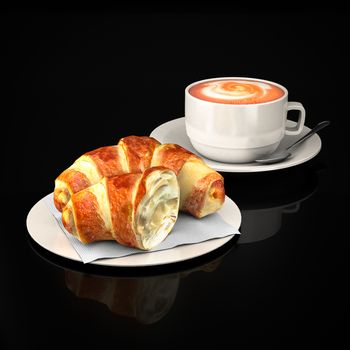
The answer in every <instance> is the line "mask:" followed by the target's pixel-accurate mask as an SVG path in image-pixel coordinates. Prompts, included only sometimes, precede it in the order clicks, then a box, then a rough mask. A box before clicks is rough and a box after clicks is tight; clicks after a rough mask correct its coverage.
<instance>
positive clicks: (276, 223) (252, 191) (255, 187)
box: [224, 164, 322, 244]
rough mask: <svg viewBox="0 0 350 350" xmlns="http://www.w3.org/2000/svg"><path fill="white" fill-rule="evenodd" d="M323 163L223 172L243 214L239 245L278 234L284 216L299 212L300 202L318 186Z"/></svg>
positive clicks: (229, 191) (232, 195) (232, 196)
mask: <svg viewBox="0 0 350 350" xmlns="http://www.w3.org/2000/svg"><path fill="white" fill-rule="evenodd" d="M320 170H322V165H320V164H314V165H310V164H308V165H304V166H298V167H294V168H290V169H287V170H282V171H276V172H266V173H249V174H226V173H224V178H225V188H226V189H228V191H227V192H228V193H227V194H228V196H230V197H231V198H232V199H233V200H234V201H235V202H236V203H237V205H238V206H239V208H240V210H241V214H242V223H241V228H240V231H241V237H240V238H239V241H238V244H245V243H252V242H258V241H262V240H265V239H267V238H269V237H272V236H273V235H275V234H277V233H278V232H279V230H280V228H281V225H282V222H283V218H284V216H285V215H293V214H296V213H298V211H299V210H300V208H301V206H302V203H303V202H304V201H306V200H308V199H309V198H310V197H311V196H312V195H313V194H314V193H315V192H316V191H317V188H318V173H319V171H320Z"/></svg>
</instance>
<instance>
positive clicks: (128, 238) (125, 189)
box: [62, 167, 180, 250]
mask: <svg viewBox="0 0 350 350" xmlns="http://www.w3.org/2000/svg"><path fill="white" fill-rule="evenodd" d="M179 196H180V190H179V185H178V181H177V178H176V175H175V173H174V172H173V171H172V170H170V169H168V168H165V167H152V168H148V169H146V170H145V171H144V172H143V173H129V174H123V175H116V176H112V177H108V178H107V177H105V178H103V179H102V180H101V181H99V182H98V183H97V184H95V185H92V186H89V187H87V188H85V189H84V190H81V191H79V192H77V193H74V194H73V195H72V196H71V199H70V200H69V202H68V203H67V205H66V206H65V207H64V209H63V212H62V222H63V225H64V226H65V228H66V229H67V231H68V232H70V233H71V234H73V235H74V236H75V237H76V238H78V239H79V240H80V241H81V242H83V243H90V242H94V241H100V240H116V241H117V242H118V243H120V244H122V245H126V246H130V247H135V248H139V249H144V250H148V249H151V248H153V247H154V246H156V245H157V244H159V243H160V242H161V241H163V240H164V239H165V237H166V236H167V235H168V233H169V232H170V231H171V229H172V228H173V226H174V224H175V222H176V219H177V216H178V211H179Z"/></svg>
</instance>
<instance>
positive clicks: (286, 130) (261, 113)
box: [185, 77, 305, 163]
mask: <svg viewBox="0 0 350 350" xmlns="http://www.w3.org/2000/svg"><path fill="white" fill-rule="evenodd" d="M290 110H297V111H298V112H299V113H298V121H297V123H296V125H295V126H293V127H288V126H287V115H288V111H290ZM304 123H305V109H304V107H303V105H302V104H301V103H300V102H291V101H288V90H287V89H286V88H285V87H284V86H282V85H280V84H277V83H274V82H271V81H268V80H263V79H255V78H244V77H224V78H212V79H205V80H200V81H197V82H194V83H192V84H190V85H189V86H187V87H186V89H185V125H186V133H187V135H188V137H189V139H190V141H191V143H192V145H193V147H194V148H195V150H196V151H197V152H199V153H200V154H201V155H203V156H204V157H206V158H209V159H212V160H216V161H220V162H228V163H247V162H252V161H254V160H255V159H258V158H261V157H263V156H266V155H268V154H271V153H273V152H274V151H275V150H276V149H277V147H278V145H279V143H280V142H281V140H282V138H283V137H284V135H298V134H300V133H301V132H302V130H303V127H304Z"/></svg>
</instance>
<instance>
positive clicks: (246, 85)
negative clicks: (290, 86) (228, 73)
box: [190, 79, 284, 104]
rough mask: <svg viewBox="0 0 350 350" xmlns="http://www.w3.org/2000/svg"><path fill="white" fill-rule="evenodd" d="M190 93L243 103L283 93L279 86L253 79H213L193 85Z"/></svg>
mask: <svg viewBox="0 0 350 350" xmlns="http://www.w3.org/2000/svg"><path fill="white" fill-rule="evenodd" d="M190 94H191V95H193V96H194V97H198V98H200V99H202V100H207V101H211V102H218V103H231V104H245V103H262V102H268V101H272V100H275V99H277V98H279V97H281V96H283V95H284V91H283V90H282V89H280V88H279V87H277V86H275V85H272V84H268V83H265V82H262V81H254V80H229V79H225V80H213V81H207V82H203V83H199V84H197V85H194V86H193V87H192V88H191V89H190Z"/></svg>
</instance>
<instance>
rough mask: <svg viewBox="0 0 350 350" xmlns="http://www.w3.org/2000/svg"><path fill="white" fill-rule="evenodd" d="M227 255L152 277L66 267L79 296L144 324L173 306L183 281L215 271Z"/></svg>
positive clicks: (69, 285)
mask: <svg viewBox="0 0 350 350" xmlns="http://www.w3.org/2000/svg"><path fill="white" fill-rule="evenodd" d="M222 259H223V257H219V258H217V259H216V260H214V261H212V262H209V263H207V264H205V265H202V266H200V267H199V268H195V269H192V270H187V271H183V272H178V273H174V274H170V275H160V276H149V277H137V278H128V277H110V276H96V275H89V274H85V273H82V272H77V271H71V270H65V282H66V286H67V288H68V289H69V290H70V291H71V292H72V293H73V294H74V295H75V296H77V297H78V298H87V299H91V300H95V301H97V302H99V303H102V304H104V305H106V306H107V307H108V308H109V310H110V311H111V312H113V313H114V314H117V315H120V316H126V317H130V318H133V319H136V320H137V321H138V322H140V323H143V324H152V323H155V322H157V321H159V320H161V319H162V318H163V317H164V316H165V315H166V314H167V313H168V312H169V310H170V309H171V307H172V305H173V303H174V301H175V298H176V294H177V290H178V288H179V285H180V280H181V278H183V277H186V276H188V275H189V274H190V273H192V272H194V271H204V272H213V271H215V270H216V268H217V267H218V266H219V265H220V264H221V262H222Z"/></svg>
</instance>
